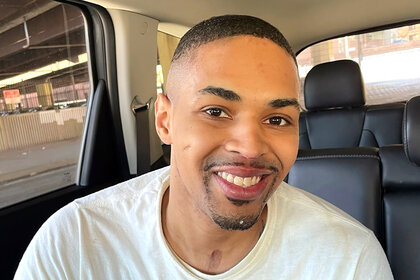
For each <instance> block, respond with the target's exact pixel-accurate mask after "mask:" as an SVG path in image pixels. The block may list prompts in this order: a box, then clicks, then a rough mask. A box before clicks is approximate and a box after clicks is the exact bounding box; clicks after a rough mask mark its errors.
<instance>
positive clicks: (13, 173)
mask: <svg viewBox="0 0 420 280" xmlns="http://www.w3.org/2000/svg"><path fill="white" fill-rule="evenodd" d="M79 151H80V139H78V138H74V139H71V140H65V141H60V142H54V143H48V144H43V145H36V146H31V147H29V148H25V149H19V150H12V151H5V152H0V184H1V183H4V182H7V181H10V180H15V179H18V178H21V177H24V176H32V175H35V174H37V173H41V172H45V171H47V170H51V169H55V168H59V167H63V166H68V165H72V164H76V163H77V161H78V158H79Z"/></svg>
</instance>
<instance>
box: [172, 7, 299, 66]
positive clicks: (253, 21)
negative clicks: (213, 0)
mask: <svg viewBox="0 0 420 280" xmlns="http://www.w3.org/2000/svg"><path fill="white" fill-rule="evenodd" d="M240 35H251V36H255V37H259V38H266V39H269V40H271V41H273V42H274V43H276V44H277V45H279V46H280V47H282V48H283V49H284V50H286V51H287V53H288V54H290V56H291V57H292V58H293V60H294V61H295V63H296V56H295V53H294V52H293V50H292V48H291V47H290V45H289V43H288V42H287V40H286V38H284V36H283V34H281V32H280V31H279V30H278V29H277V28H276V27H274V26H272V25H271V24H269V23H268V22H266V21H264V20H262V19H260V18H256V17H253V16H247V15H224V16H216V17H212V18H209V19H207V20H204V21H202V22H200V23H198V24H197V25H195V26H193V27H192V28H191V29H190V30H188V31H187V33H185V35H184V36H182V38H181V40H180V41H179V44H178V46H177V48H176V49H175V53H174V56H173V58H172V62H174V61H176V60H178V59H179V58H181V57H183V56H184V55H186V54H188V53H189V52H190V51H191V50H194V49H197V48H198V47H199V46H201V45H204V44H207V43H210V42H212V41H216V40H219V39H223V38H227V37H233V36H240Z"/></svg>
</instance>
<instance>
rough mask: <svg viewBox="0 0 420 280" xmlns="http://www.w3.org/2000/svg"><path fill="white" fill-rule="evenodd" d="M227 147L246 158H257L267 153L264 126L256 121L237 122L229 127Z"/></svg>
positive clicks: (228, 149)
mask: <svg viewBox="0 0 420 280" xmlns="http://www.w3.org/2000/svg"><path fill="white" fill-rule="evenodd" d="M228 135H229V137H228V138H227V139H226V141H225V149H226V150H227V151H229V152H233V153H236V154H239V155H241V156H242V157H244V158H246V159H256V158H259V157H261V156H262V155H264V154H265V153H267V150H268V145H267V139H265V137H264V135H263V130H262V127H261V125H260V124H259V123H257V122H255V120H254V121H242V122H237V124H235V126H233V127H231V128H230V129H229V134H228Z"/></svg>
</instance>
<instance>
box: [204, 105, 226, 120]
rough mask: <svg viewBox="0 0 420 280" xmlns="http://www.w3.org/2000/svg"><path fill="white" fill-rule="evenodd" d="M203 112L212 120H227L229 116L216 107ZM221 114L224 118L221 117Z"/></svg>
mask: <svg viewBox="0 0 420 280" xmlns="http://www.w3.org/2000/svg"><path fill="white" fill-rule="evenodd" d="M203 111H204V112H205V113H206V114H208V115H209V116H211V117H213V118H229V115H228V114H227V113H226V112H225V111H224V110H223V109H221V108H218V107H211V108H206V109H204V110H203ZM215 112H216V114H215ZM223 114H224V115H225V116H223Z"/></svg>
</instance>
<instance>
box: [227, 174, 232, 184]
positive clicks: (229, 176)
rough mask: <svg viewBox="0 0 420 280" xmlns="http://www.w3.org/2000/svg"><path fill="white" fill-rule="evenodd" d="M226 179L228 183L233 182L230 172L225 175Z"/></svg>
mask: <svg viewBox="0 0 420 280" xmlns="http://www.w3.org/2000/svg"><path fill="white" fill-rule="evenodd" d="M226 180H227V181H228V182H230V183H233V175H232V174H228V175H227V177H226Z"/></svg>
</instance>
